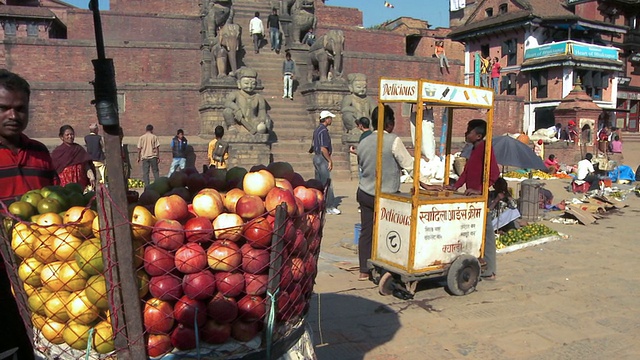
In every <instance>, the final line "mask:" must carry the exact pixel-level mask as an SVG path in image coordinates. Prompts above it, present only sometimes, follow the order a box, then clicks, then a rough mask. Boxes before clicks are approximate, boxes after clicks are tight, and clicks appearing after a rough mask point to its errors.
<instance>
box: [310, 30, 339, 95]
mask: <svg viewBox="0 0 640 360" xmlns="http://www.w3.org/2000/svg"><path fill="white" fill-rule="evenodd" d="M343 51H344V33H343V32H342V30H329V31H328V32H327V33H326V34H324V35H322V36H320V37H319V38H318V39H317V40H316V42H315V43H314V44H313V45H312V46H311V48H310V49H309V65H308V70H307V80H308V81H309V82H312V81H313V73H314V71H318V73H319V77H320V81H326V80H327V78H328V76H329V71H331V70H332V69H333V72H332V74H333V77H334V78H341V77H342V52H343Z"/></svg>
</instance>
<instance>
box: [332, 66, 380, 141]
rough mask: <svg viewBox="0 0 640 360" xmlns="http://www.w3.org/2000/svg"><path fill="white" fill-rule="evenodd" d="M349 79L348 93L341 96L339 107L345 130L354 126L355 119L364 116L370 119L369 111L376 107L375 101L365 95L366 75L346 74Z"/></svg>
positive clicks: (348, 130) (349, 129)
mask: <svg viewBox="0 0 640 360" xmlns="http://www.w3.org/2000/svg"><path fill="white" fill-rule="evenodd" d="M347 81H349V92H350V94H349V95H346V96H345V97H344V98H342V104H341V106H340V109H341V111H342V122H343V124H344V128H345V129H346V131H347V132H350V131H351V130H353V129H354V128H355V127H356V120H357V119H360V118H361V117H366V118H368V119H369V120H371V121H376V119H371V112H373V109H375V108H376V106H377V103H376V102H375V101H374V100H373V99H372V98H370V97H368V96H367V76H366V75H365V74H361V73H354V74H349V75H347Z"/></svg>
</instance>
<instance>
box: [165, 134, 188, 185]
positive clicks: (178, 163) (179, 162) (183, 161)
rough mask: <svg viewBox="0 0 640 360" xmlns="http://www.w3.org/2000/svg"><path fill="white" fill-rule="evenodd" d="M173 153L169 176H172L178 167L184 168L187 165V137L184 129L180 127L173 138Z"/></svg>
mask: <svg viewBox="0 0 640 360" xmlns="http://www.w3.org/2000/svg"><path fill="white" fill-rule="evenodd" d="M171 153H172V154H173V161H172V162H171V168H169V174H168V175H167V177H169V176H171V174H173V172H174V171H176V168H179V169H180V170H184V167H185V166H186V165H187V138H186V137H184V131H183V130H182V129H178V133H177V134H176V136H175V137H174V138H173V139H172V140H171Z"/></svg>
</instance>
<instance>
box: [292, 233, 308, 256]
mask: <svg viewBox="0 0 640 360" xmlns="http://www.w3.org/2000/svg"><path fill="white" fill-rule="evenodd" d="M287 245H288V246H289V249H290V251H291V254H292V255H299V256H304V255H305V254H306V253H307V249H308V245H307V239H306V238H305V236H304V233H303V232H302V230H300V229H296V238H295V240H294V241H292V242H290V243H288V244H287Z"/></svg>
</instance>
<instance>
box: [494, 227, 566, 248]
mask: <svg viewBox="0 0 640 360" xmlns="http://www.w3.org/2000/svg"><path fill="white" fill-rule="evenodd" d="M551 235H558V232H557V231H555V230H553V229H551V228H550V227H548V226H546V225H544V224H540V223H532V224H528V225H526V226H523V227H521V228H519V229H514V230H510V231H508V232H506V233H504V234H501V235H500V236H498V237H497V238H496V246H497V248H498V249H502V248H505V247H507V246H511V245H515V244H521V243H525V242H530V241H534V240H538V239H540V238H543V237H547V236H551Z"/></svg>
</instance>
